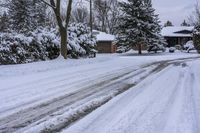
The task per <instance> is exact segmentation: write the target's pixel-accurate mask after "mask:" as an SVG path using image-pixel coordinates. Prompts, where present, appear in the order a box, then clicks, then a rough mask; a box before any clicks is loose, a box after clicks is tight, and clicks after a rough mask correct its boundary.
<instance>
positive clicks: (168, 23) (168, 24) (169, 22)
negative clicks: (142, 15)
mask: <svg viewBox="0 0 200 133" xmlns="http://www.w3.org/2000/svg"><path fill="white" fill-rule="evenodd" d="M168 26H173V24H172V22H171V21H169V20H168V21H167V22H166V23H165V24H164V27H168Z"/></svg>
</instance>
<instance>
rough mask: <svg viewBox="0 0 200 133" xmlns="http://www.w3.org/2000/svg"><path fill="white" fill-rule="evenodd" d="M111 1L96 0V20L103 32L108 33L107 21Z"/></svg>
mask: <svg viewBox="0 0 200 133" xmlns="http://www.w3.org/2000/svg"><path fill="white" fill-rule="evenodd" d="M109 2H110V0H108V1H105V0H94V9H95V19H96V22H97V23H98V24H97V25H98V26H99V27H98V28H100V30H101V31H103V32H107V25H106V24H107V19H108V13H109V11H110V6H109V5H110V3H109Z"/></svg>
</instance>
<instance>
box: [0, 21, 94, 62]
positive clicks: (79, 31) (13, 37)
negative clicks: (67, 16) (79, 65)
mask: <svg viewBox="0 0 200 133" xmlns="http://www.w3.org/2000/svg"><path fill="white" fill-rule="evenodd" d="M95 45H96V38H95V37H93V36H91V34H90V30H89V28H88V27H87V26H86V25H84V24H71V25H70V26H69V30H68V45H67V46H68V55H69V57H72V58H78V57H80V56H89V55H90V53H94V52H96V50H95V49H94V48H95ZM59 54H60V37H59V33H58V31H57V30H56V29H48V28H38V29H36V30H35V31H33V32H29V33H27V34H26V35H24V34H19V33H14V32H13V33H0V64H21V63H28V62H33V61H39V60H48V59H55V58H57V57H58V56H59Z"/></svg>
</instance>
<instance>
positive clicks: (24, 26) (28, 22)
mask: <svg viewBox="0 0 200 133" xmlns="http://www.w3.org/2000/svg"><path fill="white" fill-rule="evenodd" d="M8 9H9V10H8V14H9V23H10V28H11V29H12V30H14V31H16V32H19V33H27V32H28V31H32V30H33V29H34V23H33V21H32V20H33V18H34V15H33V14H32V11H33V6H32V1H30V0H11V1H10V3H9V8H8Z"/></svg>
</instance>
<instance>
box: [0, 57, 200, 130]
mask: <svg viewBox="0 0 200 133" xmlns="http://www.w3.org/2000/svg"><path fill="white" fill-rule="evenodd" d="M196 56H197V55H195V54H194V55H190V56H188V55H182V54H181V55H178V56H175V57H173V56H171V55H170V56H168V55H163V56H157V57H155V56H152V57H151V56H149V58H148V59H147V58H146V57H128V56H124V57H123V56H122V57H121V56H120V57H118V56H114V57H110V56H105V57H103V58H97V59H95V60H94V61H93V62H92V61H90V60H86V62H85V64H84V62H82V64H79V63H75V64H73V63H69V64H65V63H63V62H60V61H59V60H58V62H55V61H51V62H49V63H48V62H41V63H33V64H26V65H16V66H6V67H4V66H3V67H1V70H2V71H1V72H0V84H1V88H0V104H1V106H0V132H6V133H7V132H8V133H9V132H19V133H22V132H27V133H31V132H33V133H36V132H58V131H59V132H60V131H62V130H63V129H64V130H63V132H69V133H72V132H73V133H76V132H77V133H79V132H80V133H82V132H83V133H84V132H85V133H90V132H91V133H92V132H93V130H95V132H99V133H104V132H105V133H106V132H111V133H115V132H116V133H117V132H120V133H124V132H131V131H133V130H134V131H137V132H136V133H140V132H141V133H142V132H146V131H145V130H148V131H149V132H150V131H151V130H152V133H153V131H158V132H159V131H162V130H163V128H165V130H166V132H168V131H167V129H173V128H171V126H174V125H175V124H173V123H172V124H170V123H171V122H173V120H170V119H169V118H170V117H171V119H173V116H171V115H175V116H176V114H174V111H173V110H174V108H176V107H179V106H181V107H182V104H181V102H183V100H187V102H188V103H189V104H187V105H184V106H187V107H185V108H184V109H186V110H185V112H186V113H188V111H193V112H192V115H193V116H192V115H190V117H189V116H188V117H189V118H188V119H189V120H190V122H193V124H188V126H194V127H195V128H194V130H195V131H197V133H198V131H199V127H198V123H199V120H200V119H199V118H198V117H196V116H197V115H198V110H200V109H199V108H200V106H199V103H200V102H199V99H198V98H196V97H197V96H198V94H199V90H198V85H199V84H198V82H197V81H198V79H199V76H198V73H194V72H193V71H195V70H196V69H197V68H198V67H197V66H198V65H199V64H198V63H197V64H195V63H193V60H198V58H196ZM163 57H165V59H163ZM104 58H105V59H104ZM132 60H134V61H132ZM88 61H89V62H88ZM127 62H128V63H127ZM62 63H63V64H62ZM67 63H68V62H67ZM88 63H89V64H88ZM70 65H72V66H73V67H70ZM195 66H196V67H197V68H195ZM66 67H67V69H66ZM193 67H194V68H193ZM5 72H6V73H5ZM172 75H173V76H172ZM188 75H190V76H188ZM184 80H188V81H191V82H189V83H188V84H185V82H184ZM156 84H158V85H157V86H156ZM165 84H166V86H167V88H165V87H163V86H164V85H165ZM179 84H180V85H179ZM191 84H192V85H194V86H191ZM181 86H182V87H181ZM185 86H191V87H192V88H193V89H192V90H188V89H187V91H189V92H185ZM176 88H177V89H176ZM178 88H179V89H178ZM186 88H188V87H186ZM125 91H126V92H125ZM191 91H192V92H191ZM123 92H125V93H124V94H122V95H119V94H121V93H123ZM190 93H194V95H195V98H196V99H193V97H188V96H187V95H189V96H190V95H191V94H190ZM117 95H119V96H117ZM179 95H180V99H179V100H178V99H177V98H176V96H179ZM116 96H117V97H116ZM115 97H116V98H115ZM113 98H114V99H113ZM112 99H113V100H112ZM156 99H157V102H155V101H156ZM158 99H159V100H158ZM182 99H183V100H182ZM108 101H110V102H108ZM176 101H177V102H176ZM107 102H108V103H107ZM190 102H192V103H190ZM105 103H107V104H105ZM103 104H105V105H103ZM102 105H103V106H102ZM194 105H195V106H194ZM100 106H102V107H100ZM109 106H111V108H110V107H109ZM99 107H100V108H99ZM181 107H179V109H182V108H181ZM189 107H190V109H193V110H187V109H188V108H189ZM97 108H98V109H97ZM109 108H110V109H109ZM157 108H158V109H157ZM95 109H97V110H95ZM93 110H95V111H94V112H92V111H93ZM109 110H110V111H109ZM175 111H176V109H175ZM91 112H92V113H91ZM90 113H91V114H90ZM88 114H89V115H88ZM102 114H103V115H102ZM164 114H167V115H164ZM177 114H178V115H179V114H181V113H179V112H177ZM189 114H190V112H189ZM86 115H88V116H86ZM181 115H184V114H181ZM84 116H86V117H84ZM163 116H165V118H163ZM168 116H169V118H168ZM83 117H84V118H83ZM154 117H155V119H158V120H156V121H154ZM161 117H162V118H163V119H162V120H161V121H160V118H161ZM176 117H177V116H176ZM193 117H195V121H193V120H194V119H193ZM81 118H83V119H82V120H80V121H78V122H77V123H76V121H77V120H79V119H81ZM108 120H109V123H107V122H106V121H108ZM167 120H169V122H167ZM178 120H179V119H178V118H177V119H175V121H174V123H176V122H177V121H178ZM186 120H187V119H186ZM152 121H153V123H152ZM154 122H155V123H154ZM195 122H196V125H195ZM72 123H75V124H74V125H72V126H70V124H72ZM83 123H84V124H83ZM91 123H92V124H91ZM141 123H143V124H141ZM185 123H187V122H185ZM151 125H152V126H151ZM157 125H158V126H159V128H160V129H157V127H158V126H157ZM141 126H142V127H141ZM154 126H155V127H154ZM66 127H69V128H66ZM77 127H78V128H77ZM149 127H150V128H152V129H151V130H150V129H149ZM65 128H66V129H65ZM128 129H129V130H128ZM187 129H191V128H187ZM188 133H189V132H188ZM191 133H192V132H191Z"/></svg>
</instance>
